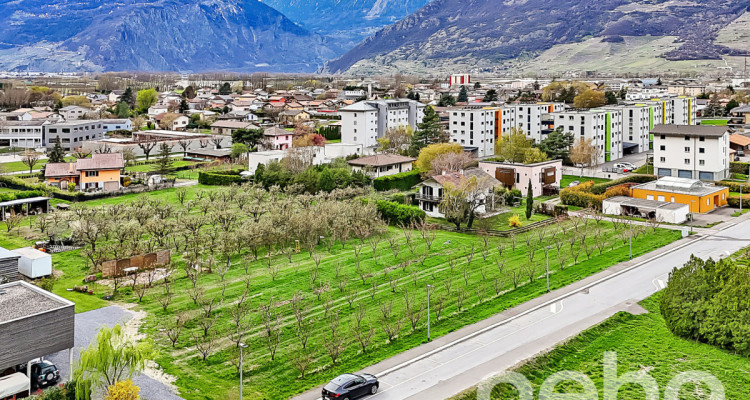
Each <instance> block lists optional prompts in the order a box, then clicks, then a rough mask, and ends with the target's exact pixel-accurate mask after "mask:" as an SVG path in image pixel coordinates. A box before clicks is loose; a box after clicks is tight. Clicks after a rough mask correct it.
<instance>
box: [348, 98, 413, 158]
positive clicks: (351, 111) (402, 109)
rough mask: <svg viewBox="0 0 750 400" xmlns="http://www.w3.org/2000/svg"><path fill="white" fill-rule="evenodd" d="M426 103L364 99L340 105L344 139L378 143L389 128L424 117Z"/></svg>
mask: <svg viewBox="0 0 750 400" xmlns="http://www.w3.org/2000/svg"><path fill="white" fill-rule="evenodd" d="M424 107H425V106H424V104H422V103H420V102H418V101H414V100H378V101H361V102H359V103H354V104H352V105H350V106H347V107H343V108H341V109H339V114H340V115H341V142H342V143H348V144H360V145H363V146H364V147H376V146H377V145H378V142H377V140H378V139H380V138H383V137H384V136H385V133H386V132H387V131H388V129H392V128H398V127H403V126H410V127H412V128H413V129H415V130H416V129H417V124H419V123H421V122H422V119H423V118H424Z"/></svg>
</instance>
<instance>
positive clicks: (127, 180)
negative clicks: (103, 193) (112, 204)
mask: <svg viewBox="0 0 750 400" xmlns="http://www.w3.org/2000/svg"><path fill="white" fill-rule="evenodd" d="M130 183H131V180H130V177H129V176H125V177H123V178H122V186H124V187H128V186H130Z"/></svg>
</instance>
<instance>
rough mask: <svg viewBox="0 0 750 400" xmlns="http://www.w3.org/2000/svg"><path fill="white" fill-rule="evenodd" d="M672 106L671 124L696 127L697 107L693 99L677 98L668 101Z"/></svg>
mask: <svg viewBox="0 0 750 400" xmlns="http://www.w3.org/2000/svg"><path fill="white" fill-rule="evenodd" d="M669 101H670V102H671V104H672V124H675V125H697V124H698V122H697V121H696V118H697V115H698V114H697V113H698V107H697V105H696V103H695V97H689V96H678V97H672V98H670V99H669Z"/></svg>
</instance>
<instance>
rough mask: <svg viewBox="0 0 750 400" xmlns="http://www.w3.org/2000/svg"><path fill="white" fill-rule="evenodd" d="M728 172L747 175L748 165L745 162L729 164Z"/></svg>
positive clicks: (748, 171) (749, 168)
mask: <svg viewBox="0 0 750 400" xmlns="http://www.w3.org/2000/svg"><path fill="white" fill-rule="evenodd" d="M729 172H731V173H733V174H743V175H748V173H750V163H746V162H730V163H729Z"/></svg>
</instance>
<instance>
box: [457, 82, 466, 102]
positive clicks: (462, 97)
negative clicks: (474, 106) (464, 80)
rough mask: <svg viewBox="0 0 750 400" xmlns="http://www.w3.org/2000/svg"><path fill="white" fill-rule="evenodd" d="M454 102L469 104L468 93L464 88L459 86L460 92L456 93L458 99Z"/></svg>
mask: <svg viewBox="0 0 750 400" xmlns="http://www.w3.org/2000/svg"><path fill="white" fill-rule="evenodd" d="M456 101H457V102H459V103H468V102H469V91H468V90H466V86H461V91H460V92H458V99H456Z"/></svg>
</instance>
